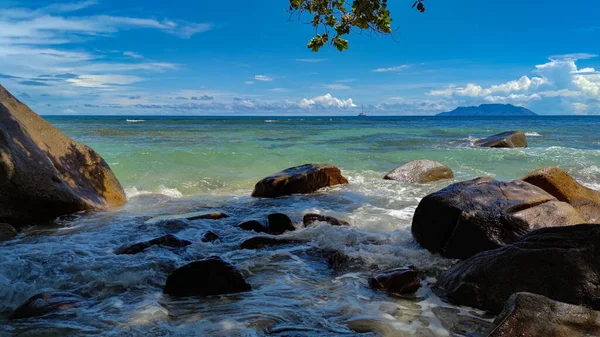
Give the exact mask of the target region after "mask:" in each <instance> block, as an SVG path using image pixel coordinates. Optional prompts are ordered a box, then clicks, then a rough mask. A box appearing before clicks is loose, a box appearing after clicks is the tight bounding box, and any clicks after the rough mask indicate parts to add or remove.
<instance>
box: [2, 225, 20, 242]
mask: <svg viewBox="0 0 600 337" xmlns="http://www.w3.org/2000/svg"><path fill="white" fill-rule="evenodd" d="M15 236H17V231H16V230H15V228H14V227H13V226H11V225H9V224H7V223H0V241H8V240H12V239H13V238H14V237H15Z"/></svg>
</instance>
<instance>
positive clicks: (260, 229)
mask: <svg viewBox="0 0 600 337" xmlns="http://www.w3.org/2000/svg"><path fill="white" fill-rule="evenodd" d="M238 227H239V228H241V229H243V230H245V231H255V232H257V233H268V232H269V227H267V226H265V225H263V224H261V223H260V222H258V221H256V220H250V221H246V222H242V223H241V224H239V225H238Z"/></svg>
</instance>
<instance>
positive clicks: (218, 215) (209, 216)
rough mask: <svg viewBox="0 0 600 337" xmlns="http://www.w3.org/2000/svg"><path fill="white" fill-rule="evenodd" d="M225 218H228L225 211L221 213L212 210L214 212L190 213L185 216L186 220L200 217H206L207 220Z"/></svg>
mask: <svg viewBox="0 0 600 337" xmlns="http://www.w3.org/2000/svg"><path fill="white" fill-rule="evenodd" d="M225 218H229V215H227V214H225V213H221V212H214V213H208V214H200V215H190V216H188V217H186V219H187V220H190V221H192V220H200V219H207V220H220V219H225Z"/></svg>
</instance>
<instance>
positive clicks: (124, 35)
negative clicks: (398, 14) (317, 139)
mask: <svg viewBox="0 0 600 337" xmlns="http://www.w3.org/2000/svg"><path fill="white" fill-rule="evenodd" d="M133 2H135V0H134V1H133ZM275 7H276V6H275ZM140 8H141V7H136V6H133V4H132V6H131V8H128V7H125V8H123V9H122V10H118V11H115V8H114V7H111V4H110V3H109V2H107V1H100V0H98V1H96V0H87V1H77V2H64V3H55V4H52V5H48V6H45V7H35V6H34V5H33V4H28V2H27V1H24V2H19V3H18V5H15V3H12V6H10V7H5V8H2V7H0V84H2V85H4V86H5V87H7V88H8V89H9V90H11V91H12V92H13V94H15V95H16V96H17V97H18V98H20V99H22V100H23V101H24V102H25V103H27V104H29V105H31V106H32V108H33V109H34V110H36V111H37V112H38V113H41V114H95V115H102V114H131V115H134V114H139V115H144V114H146V115H152V114H183V115H191V114H198V115H202V114H204V115H215V114H256V115H259V114H265V115H276V114H282V115H290V114H307V115H312V114H320V115H343V114H356V113H357V112H359V111H360V110H361V109H362V108H365V109H366V110H367V112H368V113H369V114H372V115H432V114H435V113H439V112H442V111H448V110H452V109H454V108H455V107H457V106H464V105H479V104H482V103H504V104H505V103H510V104H515V105H522V106H526V107H528V108H530V109H532V110H534V111H536V112H537V113H540V114H600V71H599V70H597V69H598V68H599V67H600V66H599V65H598V60H599V59H598V55H597V54H595V53H591V51H593V50H590V53H569V54H554V55H551V56H549V57H547V56H540V57H539V60H540V61H539V62H537V64H535V63H531V64H529V65H528V64H520V65H519V66H518V67H516V68H515V69H509V70H508V71H507V70H506V69H505V68H502V69H498V71H494V70H495V62H497V61H494V60H489V61H487V62H485V60H483V61H482V60H479V61H478V63H475V62H474V61H472V60H468V59H467V60H464V59H460V60H452V59H447V60H444V59H442V60H437V61H428V62H408V60H407V62H402V61H398V60H396V59H395V58H396V57H394V56H393V55H391V54H390V55H388V54H386V53H384V52H385V49H381V55H373V56H372V58H370V59H368V60H362V59H361V57H362V56H360V53H356V54H353V49H352V48H351V49H350V50H349V51H347V52H345V53H342V54H339V53H338V54H335V53H332V52H331V51H329V52H328V51H325V52H323V53H322V54H321V55H318V56H319V57H315V56H310V57H309V56H307V55H306V54H303V53H301V52H299V51H297V50H296V49H294V48H292V49H291V50H289V51H288V50H285V51H281V50H279V49H270V48H274V47H270V46H263V47H261V46H259V45H256V46H255V45H254V44H249V45H247V46H246V47H242V48H246V49H245V51H244V52H238V50H239V48H231V47H228V46H227V45H226V44H225V42H223V45H221V44H215V42H214V41H224V40H227V39H228V40H229V41H238V40H236V39H241V37H239V36H231V35H230V34H231V33H230V32H229V30H230V29H237V28H236V27H235V26H234V25H235V23H231V22H226V21H225V20H217V19H215V18H213V19H211V20H209V19H204V20H203V19H202V17H203V16H202V15H199V16H198V17H199V18H200V19H197V20H191V19H190V16H189V15H186V12H185V11H183V9H182V10H181V11H178V10H175V9H174V10H172V11H168V12H169V14H168V15H165V16H164V17H163V16H160V15H157V13H160V11H158V10H157V9H155V10H154V11H153V10H147V11H146V10H142V9H140ZM275 9H276V8H275ZM200 13H201V11H200ZM204 17H206V18H209V17H211V15H205V16H204ZM272 20H277V18H274V19H272ZM277 24H279V23H277ZM286 27H289V26H286ZM288 29H290V30H291V29H292V28H288ZM292 33H293V32H292ZM577 34H596V32H595V31H592V30H586V31H582V32H578V33H577ZM302 36H303V35H302ZM232 39H233V40H232ZM239 41H240V43H243V41H242V40H239ZM267 41H269V42H270V41H272V40H271V39H268V40H267ZM292 43H294V44H297V45H298V46H299V47H302V44H303V43H304V42H303V40H301V39H298V40H296V39H294V40H293V41H292ZM369 43H371V42H369ZM377 43H379V42H377ZM389 43H391V42H389ZM263 48H264V50H263ZM355 48H357V49H358V48H361V46H356V47H355ZM363 48H366V47H363ZM373 48H375V47H373ZM373 50H376V49H373ZM547 54H550V53H547ZM547 54H546V55H547ZM544 59H546V61H544ZM475 66H477V67H479V68H482V67H485V69H486V74H485V76H484V75H481V76H479V77H473V75H472V74H473V71H472V69H473V68H474V67H475ZM479 68H478V69H479ZM519 70H520V71H521V73H520V74H519V73H518V71H519ZM509 74H513V75H514V76H512V79H511V78H507V76H508V75H509Z"/></svg>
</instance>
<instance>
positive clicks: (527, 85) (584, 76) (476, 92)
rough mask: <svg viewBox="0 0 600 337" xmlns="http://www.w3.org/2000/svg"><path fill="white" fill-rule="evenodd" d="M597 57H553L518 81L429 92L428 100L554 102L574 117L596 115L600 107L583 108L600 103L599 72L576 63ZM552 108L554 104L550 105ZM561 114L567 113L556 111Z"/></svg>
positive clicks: (452, 87)
mask: <svg viewBox="0 0 600 337" xmlns="http://www.w3.org/2000/svg"><path fill="white" fill-rule="evenodd" d="M596 56H597V55H595V54H588V53H579V54H564V55H553V56H551V57H549V60H548V62H546V63H542V64H538V65H536V66H535V68H534V69H533V71H532V72H533V73H534V74H535V75H536V76H532V77H529V76H527V75H524V76H522V77H520V78H519V79H518V80H513V81H509V82H505V83H501V84H496V85H491V86H489V87H482V86H480V85H478V84H476V83H467V84H466V85H464V86H449V87H447V88H443V89H434V90H431V91H429V93H428V94H429V95H430V96H439V97H445V98H470V99H472V100H478V101H480V102H491V103H512V104H519V105H524V104H528V103H531V102H536V101H539V102H544V101H545V100H551V99H554V100H557V99H558V102H559V103H561V106H563V107H568V108H569V109H571V110H572V111H573V112H575V113H593V112H600V104H597V103H594V104H587V103H585V102H587V101H589V100H598V99H600V72H599V71H598V70H596V69H595V68H592V67H585V68H579V67H578V66H577V61H578V60H579V59H590V58H594V57H596ZM554 105H556V104H554ZM558 112H560V113H565V112H567V113H568V111H558Z"/></svg>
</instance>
